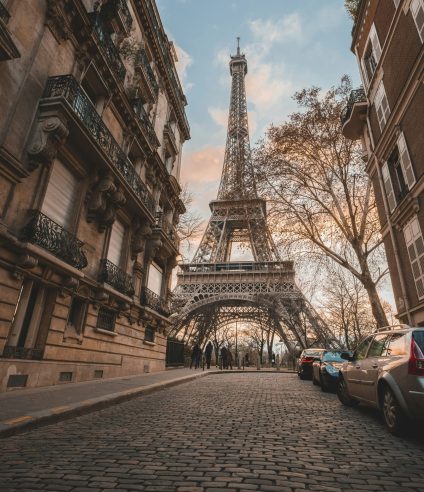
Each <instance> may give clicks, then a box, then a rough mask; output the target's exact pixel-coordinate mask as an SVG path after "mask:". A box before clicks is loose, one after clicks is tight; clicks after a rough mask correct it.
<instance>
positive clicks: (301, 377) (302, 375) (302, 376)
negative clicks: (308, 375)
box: [299, 372, 305, 380]
mask: <svg viewBox="0 0 424 492" xmlns="http://www.w3.org/2000/svg"><path fill="white" fill-rule="evenodd" d="M299 377H300V379H302V380H303V379H305V375H304V374H302V373H301V372H300V373H299Z"/></svg>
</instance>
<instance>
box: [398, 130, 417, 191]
mask: <svg viewBox="0 0 424 492" xmlns="http://www.w3.org/2000/svg"><path fill="white" fill-rule="evenodd" d="M397 146H398V151H399V159H400V165H401V167H402V172H403V178H404V180H405V183H406V186H407V187H408V189H409V190H410V189H411V188H412V187H413V186H414V184H415V182H416V180H415V174H414V168H413V166H412V162H411V157H410V155H409V151H408V146H407V145H406V140H405V135H404V134H403V132H401V133H400V135H399V137H398V139H397Z"/></svg>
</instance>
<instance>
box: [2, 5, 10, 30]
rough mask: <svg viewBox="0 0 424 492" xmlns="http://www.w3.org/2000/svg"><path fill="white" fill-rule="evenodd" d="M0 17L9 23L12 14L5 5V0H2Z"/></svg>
mask: <svg viewBox="0 0 424 492" xmlns="http://www.w3.org/2000/svg"><path fill="white" fill-rule="evenodd" d="M0 19H1V20H2V21H3V22H4V23H5V24H7V23H8V22H9V19H10V14H9V12H8V11H7V10H6V7H5V6H4V5H3V2H2V1H1V0H0Z"/></svg>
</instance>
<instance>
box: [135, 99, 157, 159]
mask: <svg viewBox="0 0 424 492" xmlns="http://www.w3.org/2000/svg"><path fill="white" fill-rule="evenodd" d="M133 111H134V113H135V114H136V116H137V118H138V120H139V122H140V123H141V124H142V126H143V128H144V130H145V132H146V135H147V139H148V141H149V143H150V145H151V146H152V147H153V148H155V149H157V148H158V147H159V145H160V142H159V140H158V137H157V136H156V132H155V129H154V128H153V125H152V123H151V121H150V120H149V117H148V116H147V113H146V110H145V109H144V106H143V101H142V100H141V99H140V98H136V99H133Z"/></svg>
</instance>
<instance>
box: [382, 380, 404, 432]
mask: <svg viewBox="0 0 424 492" xmlns="http://www.w3.org/2000/svg"><path fill="white" fill-rule="evenodd" d="M381 410H382V413H383V418H384V423H385V424H386V427H387V429H388V430H389V432H390V433H392V434H395V435H398V434H402V433H403V431H404V430H405V424H406V417H405V414H404V413H403V411H402V408H401V407H400V405H399V402H398V401H397V399H396V396H395V395H394V393H393V391H392V390H391V389H390V388H389V387H387V386H386V387H385V388H384V390H383V394H382V398H381Z"/></svg>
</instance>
